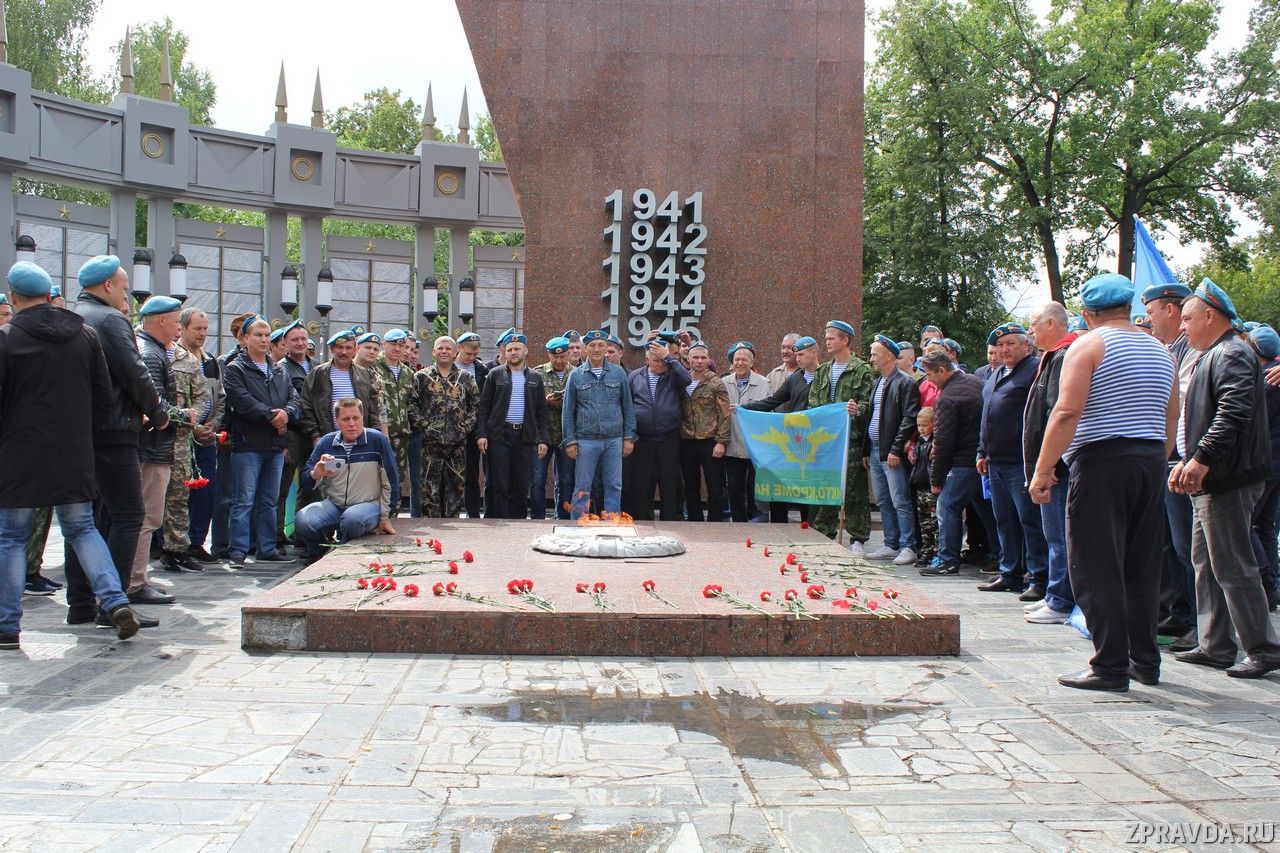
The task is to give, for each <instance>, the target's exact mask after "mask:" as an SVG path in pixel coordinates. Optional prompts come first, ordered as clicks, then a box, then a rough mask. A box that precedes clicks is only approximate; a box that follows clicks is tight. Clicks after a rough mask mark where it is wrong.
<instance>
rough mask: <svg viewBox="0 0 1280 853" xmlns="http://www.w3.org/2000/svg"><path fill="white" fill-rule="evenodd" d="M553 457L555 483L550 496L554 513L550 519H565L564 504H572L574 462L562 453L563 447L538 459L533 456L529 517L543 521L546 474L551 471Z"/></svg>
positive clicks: (545, 507) (549, 451)
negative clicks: (553, 458)
mask: <svg viewBox="0 0 1280 853" xmlns="http://www.w3.org/2000/svg"><path fill="white" fill-rule="evenodd" d="M552 457H555V463H556V464H555V483H554V484H553V486H552V489H551V494H552V500H553V501H554V503H553V506H554V507H555V511H554V512H552V514H551V517H552V518H560V519H566V518H568V517H569V510H568V509H566V508H565V504H572V503H573V471H574V461H573V460H572V459H570V458H569V456H568V454H566V453H565V452H564V448H563V447H556V448H553V449H551V450H548V451H547V455H546V456H544V457H542V458H541V459H539V458H538V455H537V454H536V453H535V454H534V455H533V479H532V480H531V481H530V483H529V517H530V518H537V519H544V518H546V517H547V472H549V471H550V470H551V459H552Z"/></svg>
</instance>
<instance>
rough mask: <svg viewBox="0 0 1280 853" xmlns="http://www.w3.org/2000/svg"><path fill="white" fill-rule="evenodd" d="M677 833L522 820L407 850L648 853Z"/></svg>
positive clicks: (410, 842)
mask: <svg viewBox="0 0 1280 853" xmlns="http://www.w3.org/2000/svg"><path fill="white" fill-rule="evenodd" d="M675 833H676V827H675V826H662V825H645V824H639V823H635V824H628V825H623V826H613V827H609V828H607V829H601V830H599V831H598V832H593V831H590V830H585V829H580V828H577V827H574V826H572V825H569V824H568V823H566V824H561V823H558V822H556V821H555V820H538V821H531V820H528V819H520V820H517V821H513V822H505V823H502V824H500V825H490V826H485V825H484V824H483V823H478V824H477V825H475V826H472V827H469V828H467V829H465V830H458V829H456V828H455V829H452V830H450V829H442V830H440V831H438V832H434V833H432V834H430V835H426V836H418V837H413V838H409V839H406V843H405V849H411V850H448V851H450V853H461V851H462V850H464V849H466V850H474V849H483V850H490V851H492V853H529V851H547V853H595V851H598V850H608V851H609V853H646V851H653V850H664V849H666V847H667V845H668V843H669V842H671V841H672V840H673V839H674V837H675Z"/></svg>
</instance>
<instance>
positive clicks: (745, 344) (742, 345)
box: [699, 341, 756, 358]
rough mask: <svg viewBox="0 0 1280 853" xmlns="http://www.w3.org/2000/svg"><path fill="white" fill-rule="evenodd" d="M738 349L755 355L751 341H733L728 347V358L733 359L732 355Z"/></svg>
mask: <svg viewBox="0 0 1280 853" xmlns="http://www.w3.org/2000/svg"><path fill="white" fill-rule="evenodd" d="M699 343H702V342H701V341H699ZM702 345H703V346H706V344H702ZM740 349H744V350H746V351H747V352H749V353H751V354H752V355H755V351H756V348H755V347H754V346H752V345H751V341H734V342H733V343H732V344H730V345H729V352H728V358H733V354H734V353H735V352H737V351H738V350H740Z"/></svg>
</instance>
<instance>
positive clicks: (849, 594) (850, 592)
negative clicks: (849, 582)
mask: <svg viewBox="0 0 1280 853" xmlns="http://www.w3.org/2000/svg"><path fill="white" fill-rule="evenodd" d="M844 597H845V598H857V597H858V588H857V587H856V586H851V587H849V588H848V589H846V590H845V591H844Z"/></svg>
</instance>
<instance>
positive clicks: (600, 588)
mask: <svg viewBox="0 0 1280 853" xmlns="http://www.w3.org/2000/svg"><path fill="white" fill-rule="evenodd" d="M591 591H592V592H604V591H605V585H604V581H596V582H595V583H594V584H592V585H591Z"/></svg>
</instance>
